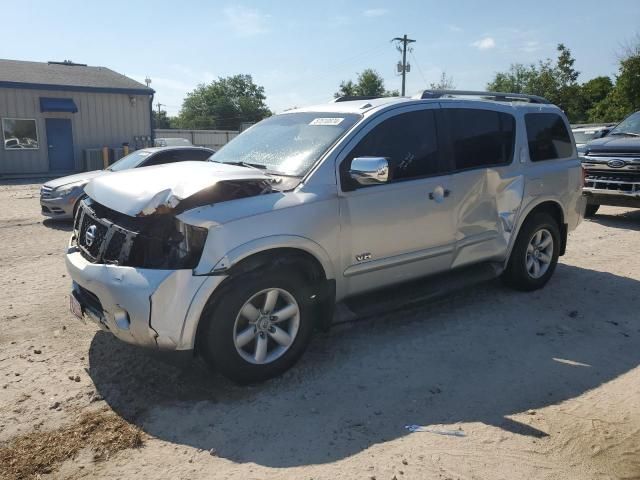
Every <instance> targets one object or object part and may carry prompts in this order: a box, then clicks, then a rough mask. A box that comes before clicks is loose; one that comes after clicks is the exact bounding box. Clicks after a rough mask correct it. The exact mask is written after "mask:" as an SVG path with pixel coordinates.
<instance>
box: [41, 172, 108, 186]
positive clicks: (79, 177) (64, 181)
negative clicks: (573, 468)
mask: <svg viewBox="0 0 640 480" xmlns="http://www.w3.org/2000/svg"><path fill="white" fill-rule="evenodd" d="M106 173H111V172H109V171H108V170H93V171H92V172H82V173H76V174H74V175H68V176H66V177H60V178H56V179H55V180H49V181H48V182H47V183H45V185H46V186H47V187H50V188H58V187H62V186H64V185H68V184H69V183H75V182H80V181H83V180H84V181H85V182H88V181H89V180H91V179H93V178H96V177H99V176H100V175H104V174H106Z"/></svg>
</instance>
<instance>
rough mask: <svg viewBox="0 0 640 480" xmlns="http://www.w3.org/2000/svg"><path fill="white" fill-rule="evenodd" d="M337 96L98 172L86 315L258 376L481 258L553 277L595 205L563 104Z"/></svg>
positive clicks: (83, 286)
mask: <svg viewBox="0 0 640 480" xmlns="http://www.w3.org/2000/svg"><path fill="white" fill-rule="evenodd" d="M340 100H341V99H338V101H336V102H333V103H329V104H323V105H316V106H313V107H308V108H301V109H296V110H290V111H287V112H285V113H282V114H279V115H275V116H272V117H269V118H267V119H265V120H263V121H262V122H260V123H258V124H257V125H255V126H253V127H252V128H250V129H249V130H247V131H245V132H243V133H242V134H241V135H239V136H238V137H236V138H235V139H234V140H232V141H231V142H230V143H228V144H227V145H225V146H224V147H223V148H222V149H221V150H219V151H218V152H217V153H216V154H215V155H214V156H213V157H212V158H211V160H212V161H210V162H199V163H198V162H182V163H178V164H172V165H162V166H157V167H149V168H145V169H133V170H129V171H124V172H116V173H113V174H110V175H104V176H101V177H98V178H95V179H94V180H92V181H91V182H90V183H89V184H88V185H87V187H86V193H87V198H86V199H84V200H82V201H81V204H80V208H79V210H78V213H77V215H76V217H75V222H74V232H73V236H72V238H71V241H70V244H69V248H68V251H67V254H66V264H67V269H68V271H69V273H70V276H71V278H72V280H73V283H72V295H71V298H70V301H71V310H72V311H73V312H74V314H76V315H77V316H78V317H80V318H89V319H91V320H93V321H95V322H96V323H97V324H98V325H99V326H100V327H101V328H102V329H104V330H107V331H109V332H111V333H112V334H114V335H115V336H116V337H118V338H120V339H121V340H123V341H125V342H129V343H133V344H137V345H141V346H146V347H150V348H157V349H166V350H192V351H196V352H197V353H199V354H200V355H202V356H203V357H204V359H205V360H206V361H207V362H208V363H209V364H210V365H211V366H212V367H214V368H216V369H218V370H219V371H220V372H221V373H222V374H224V375H225V376H227V377H229V378H231V379H233V380H235V381H237V382H242V383H244V382H255V381H260V380H264V379H267V378H270V377H273V376H275V375H278V374H280V373H282V372H283V371H285V370H286V369H288V368H290V367H291V366H292V365H293V364H294V362H295V361H296V360H297V359H298V358H299V357H300V355H301V354H302V353H303V351H304V350H305V348H306V347H307V345H308V344H309V341H310V340H311V336H312V333H313V332H314V330H315V329H318V328H319V329H323V328H328V327H329V325H330V324H331V322H332V319H333V315H334V314H333V312H334V306H335V305H336V303H338V302H344V301H345V300H347V299H354V298H355V297H358V296H361V295H363V294H365V293H367V292H372V291H375V290H378V289H381V288H385V287H389V286H391V285H397V284H400V283H402V282H406V281H408V280H412V279H417V278H421V277H425V276H440V275H445V274H446V275H447V276H455V275H457V276H459V277H467V276H469V275H470V274H471V273H472V272H473V271H476V270H479V269H483V270H484V271H490V272H491V275H492V276H501V277H502V278H503V279H504V281H505V282H506V283H507V284H508V285H510V286H512V287H513V288H517V289H519V290H524V291H529V290H535V289H538V288H541V287H543V286H544V285H545V284H546V283H547V282H548V281H549V279H550V278H551V276H552V275H553V272H554V270H555V267H556V264H557V261H558V257H559V256H560V255H562V254H564V252H565V248H566V243H567V232H568V231H570V230H572V229H574V228H576V227H577V225H578V224H579V222H580V221H581V219H582V214H583V211H584V199H583V197H582V193H581V190H582V175H581V167H580V161H579V160H578V157H577V154H576V148H575V144H574V142H573V138H572V136H571V134H570V130H569V124H568V122H567V119H566V118H565V116H564V114H563V113H562V111H561V110H560V109H559V108H557V107H556V106H554V105H551V104H549V103H548V102H547V101H546V100H544V99H543V98H539V97H533V96H524V95H516V94H505V93H495V92H457V91H425V92H423V93H422V94H420V95H418V96H417V97H416V98H379V99H353V100H351V101H340ZM105 265H108V268H105ZM496 293H497V292H496Z"/></svg>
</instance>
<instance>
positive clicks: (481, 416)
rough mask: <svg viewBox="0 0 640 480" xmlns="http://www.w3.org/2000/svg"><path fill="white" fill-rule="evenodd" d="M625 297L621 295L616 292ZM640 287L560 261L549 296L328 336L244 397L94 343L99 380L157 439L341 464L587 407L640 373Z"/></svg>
mask: <svg viewBox="0 0 640 480" xmlns="http://www.w3.org/2000/svg"><path fill="white" fill-rule="evenodd" d="M620 292H625V294H624V296H623V297H621V296H620ZM639 310H640V282H638V281H636V280H633V279H629V278H625V277H620V276H616V275H613V274H609V273H603V272H597V271H593V270H588V269H584V268H578V267H573V266H567V265H559V266H558V269H557V271H556V274H555V276H554V278H553V279H552V280H551V282H550V284H549V285H548V286H547V287H546V288H545V289H543V290H541V291H537V292H532V293H528V294H525V293H520V292H514V291H511V290H509V289H507V288H505V287H503V286H502V285H501V284H500V282H498V281H494V282H488V283H485V284H482V285H478V286H476V287H473V288H470V289H467V290H464V291H461V292H458V293H454V294H450V295H448V296H446V297H444V298H441V299H440V300H437V301H431V302H429V303H425V304H423V305H420V306H418V307H413V308H412V309H411V310H402V311H401V310H399V311H397V312H394V313H392V314H387V315H384V316H381V317H379V318H374V319H370V320H366V321H360V322H353V323H351V324H348V325H341V326H337V327H335V328H334V329H332V330H331V331H330V332H329V333H327V334H319V335H318V336H317V337H316V338H315V339H314V341H313V342H312V344H311V346H310V348H309V351H307V353H306V354H305V355H304V356H303V358H302V360H301V361H300V363H299V364H298V365H297V366H296V367H294V368H293V369H292V370H291V371H289V372H287V373H286V374H285V375H283V376H282V377H280V378H277V379H274V380H272V381H270V382H267V383H264V384H261V385H258V386H252V387H238V386H235V385H233V384H231V383H230V382H228V381H226V380H224V379H222V378H220V377H219V376H217V375H213V374H210V373H208V371H207V370H206V369H205V368H204V367H202V366H201V365H200V364H199V363H198V362H195V361H193V362H187V363H185V364H182V365H177V364H172V363H168V362H164V361H163V362H159V361H158V357H157V354H151V353H149V352H147V351H143V350H141V349H138V348H135V347H131V346H128V345H125V344H122V343H120V342H118V341H117V340H115V339H114V338H113V337H112V336H110V335H108V334H105V333H98V334H96V336H95V338H94V340H93V342H92V345H91V348H90V353H89V361H90V362H89V363H90V369H89V371H90V375H91V377H92V379H93V381H94V382H95V385H96V388H97V390H98V391H99V392H100V393H101V394H102V396H103V398H104V399H105V400H106V402H108V403H109V405H110V406H111V407H112V408H113V409H114V410H115V411H116V412H118V413H119V414H121V415H122V416H124V417H125V418H126V419H127V420H128V421H130V422H133V423H134V424H136V425H139V426H140V427H141V428H142V429H143V430H144V431H146V432H147V433H149V434H150V435H152V436H154V437H157V438H160V439H163V440H166V441H170V442H174V443H176V444H182V445H189V446H192V447H196V448H200V449H206V450H209V449H215V451H216V454H217V455H218V456H219V457H222V458H226V459H229V460H231V461H234V462H255V463H257V464H260V465H265V466H270V467H291V466H300V465H308V464H317V463H325V462H333V461H336V460H340V459H343V458H345V457H348V456H351V455H354V454H357V453H359V452H361V451H363V450H364V449H367V448H368V447H370V446H372V445H374V444H377V443H381V442H386V441H389V440H392V439H395V438H398V437H400V436H403V435H406V434H408V432H407V431H406V430H405V428H404V426H405V425H408V424H421V425H441V424H451V423H456V422H483V423H485V424H489V425H493V426H496V427H498V428H502V429H504V430H508V431H510V432H515V433H518V434H521V435H529V436H535V437H542V436H546V435H551V434H555V432H546V431H542V430H538V429H536V428H533V427H531V426H529V425H527V424H525V423H520V422H518V421H516V420H513V419H510V418H508V416H510V415H512V414H516V413H519V412H525V411H527V410H529V409H537V408H542V407H544V406H546V405H551V404H557V403H559V402H562V401H563V400H566V399H570V398H574V397H577V396H579V395H581V394H583V393H585V392H587V391H588V390H590V389H593V388H596V387H598V386H599V385H601V384H603V383H605V382H608V381H610V380H612V379H614V378H616V377H618V376H619V375H621V374H623V373H625V372H628V371H629V370H631V369H633V368H635V367H636V366H638V364H640V349H638V338H639V337H640V317H639V316H638V315H637V312H638V311H639Z"/></svg>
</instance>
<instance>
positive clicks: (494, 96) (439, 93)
mask: <svg viewBox="0 0 640 480" xmlns="http://www.w3.org/2000/svg"><path fill="white" fill-rule="evenodd" d="M443 97H481V98H484V99H486V100H493V101H495V102H511V101H517V102H529V103H547V104H550V103H551V102H550V101H549V100H547V99H546V98H544V97H539V96H538V95H525V94H524V93H505V92H479V91H473V90H424V91H423V92H422V93H419V94H418V95H416V96H415V97H414V98H421V99H427V98H443Z"/></svg>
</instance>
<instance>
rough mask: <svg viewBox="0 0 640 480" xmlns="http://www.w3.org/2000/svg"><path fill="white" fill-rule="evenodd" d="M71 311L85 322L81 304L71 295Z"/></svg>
mask: <svg viewBox="0 0 640 480" xmlns="http://www.w3.org/2000/svg"><path fill="white" fill-rule="evenodd" d="M69 309H70V310H71V313H73V314H74V315H75V316H76V317H78V318H79V319H80V320H82V321H83V322H84V315H83V311H82V305H80V302H79V301H78V299H77V298H76V297H75V295H73V294H71V295H69Z"/></svg>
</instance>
